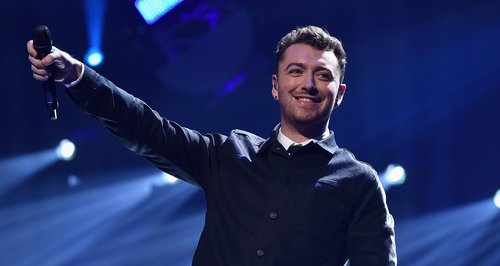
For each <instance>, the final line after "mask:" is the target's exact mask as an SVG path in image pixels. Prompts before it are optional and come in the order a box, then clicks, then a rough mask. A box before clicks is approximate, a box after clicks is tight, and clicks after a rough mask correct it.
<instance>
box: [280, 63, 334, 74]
mask: <svg viewBox="0 0 500 266" xmlns="http://www.w3.org/2000/svg"><path fill="white" fill-rule="evenodd" d="M293 66H296V67H300V68H306V66H305V65H304V64H303V63H290V64H288V66H287V67H286V68H285V71H286V70H288V69H289V68H290V67H293ZM321 70H326V71H328V72H330V74H332V75H333V73H332V71H331V70H330V69H328V68H326V67H323V66H318V67H316V68H314V72H318V71H321Z"/></svg>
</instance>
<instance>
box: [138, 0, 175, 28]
mask: <svg viewBox="0 0 500 266" xmlns="http://www.w3.org/2000/svg"><path fill="white" fill-rule="evenodd" d="M182 1H183V0H136V1H135V3H134V4H135V7H136V8H137V10H139V13H141V15H142V17H143V18H144V20H145V21H146V23H148V24H149V25H152V24H153V23H155V22H156V21H157V20H158V19H160V18H161V17H162V16H163V15H165V14H167V13H168V12H169V11H170V10H172V9H173V8H174V7H176V6H177V5H178V4H180V3H181V2H182Z"/></svg>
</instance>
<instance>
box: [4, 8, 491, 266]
mask: <svg viewBox="0 0 500 266" xmlns="http://www.w3.org/2000/svg"><path fill="white" fill-rule="evenodd" d="M0 12H1V17H0V19H1V21H0V25H2V35H3V37H2V40H1V41H0V45H1V51H3V53H2V60H1V62H2V64H1V69H0V75H1V79H0V80H1V81H2V85H1V88H2V89H1V90H2V94H1V95H2V98H3V99H2V104H1V105H0V114H2V122H1V124H2V129H1V130H0V139H1V141H2V143H1V145H0V147H1V149H0V160H4V161H5V160H8V159H9V158H14V157H17V156H22V155H26V154H30V153H35V152H38V151H41V150H45V149H48V148H52V147H55V146H56V145H57V144H58V142H59V141H60V140H61V139H63V138H68V139H70V140H72V141H73V142H75V144H76V146H77V154H76V156H75V159H74V160H72V161H68V162H57V163H54V164H52V165H50V166H48V167H46V168H44V169H42V170H41V171H39V172H37V173H34V174H33V175H32V176H31V177H30V178H29V179H27V180H26V181H24V182H23V183H21V184H19V185H17V186H16V187H14V188H12V189H10V190H9V191H8V192H6V193H4V194H3V195H0V207H2V208H7V209H9V208H14V207H15V206H23V205H26V204H30V202H36V201H39V200H44V199H47V198H54V197H57V196H58V195H61V194H65V193H72V192H74V191H75V190H70V189H69V188H68V186H67V177H68V176H69V175H76V176H79V177H80V178H81V181H82V183H81V187H79V188H78V189H80V190H84V189H91V188H92V187H93V186H94V185H95V184H100V185H105V184H112V183H114V182H121V181H123V180H128V179H133V178H134V176H133V175H128V174H126V173H127V169H142V168H148V167H149V164H148V163H147V162H145V161H144V160H142V159H140V158H138V157H137V156H136V155H133V154H132V153H131V152H129V151H127V150H125V148H123V147H122V146H121V144H120V143H119V142H118V141H117V140H115V139H114V138H113V137H112V136H111V135H110V134H109V133H108V132H107V131H106V130H105V129H104V128H103V127H102V126H101V125H100V124H98V123H96V122H95V121H94V120H93V119H92V118H90V117H88V116H86V115H84V114H82V113H81V112H80V111H79V110H78V109H77V108H76V107H75V106H74V105H73V104H72V102H70V100H69V98H68V97H67V96H66V95H65V93H64V92H63V89H62V88H61V90H59V98H60V99H59V101H60V108H59V119H58V120H57V121H50V120H49V118H48V114H47V112H46V110H45V105H44V100H43V96H42V92H41V85H40V83H39V82H37V81H35V80H34V79H33V78H32V77H31V71H30V65H29V62H28V60H27V53H26V45H25V44H26V42H27V41H28V40H29V39H30V38H31V30H32V28H33V27H34V26H35V25H38V24H46V25H48V26H49V28H50V29H51V32H52V37H53V40H54V45H55V46H57V47H58V48H60V49H63V50H65V51H67V52H68V53H70V54H72V55H74V56H75V57H76V58H79V59H83V56H84V54H85V53H86V50H87V49H88V41H89V39H88V34H87V30H88V29H87V23H88V21H87V19H86V16H85V8H84V4H83V2H81V1H56V0H49V1H8V2H5V3H3V4H2V8H1V11H0ZM309 24H313V25H318V26H323V27H326V28H327V29H328V30H329V32H330V33H331V34H332V35H334V36H336V37H338V38H339V39H340V40H341V41H342V42H343V44H344V48H345V50H346V52H347V57H348V65H347V70H346V77H345V80H344V81H345V83H346V84H347V87H348V88H347V92H346V95H345V97H344V101H343V103H342V105H341V107H340V108H338V109H336V110H335V111H334V113H333V115H332V120H331V128H332V129H333V130H334V131H335V134H336V138H337V142H338V143H339V145H340V146H342V147H345V148H348V149H349V150H350V151H352V152H353V153H354V154H355V155H356V157H357V158H358V159H360V160H362V161H366V162H368V163H370V164H371V165H372V166H373V167H374V168H375V169H376V170H377V171H379V172H382V171H383V170H384V169H385V168H386V166H387V165H389V164H391V163H396V164H400V165H402V166H403V167H404V168H405V169H406V173H407V182H406V183H405V184H404V185H402V186H398V187H393V188H391V189H390V190H388V191H387V200H388V204H389V207H390V209H391V212H392V213H393V215H394V217H395V218H396V221H408V220H411V219H413V218H415V217H421V216H423V215H428V214H431V213H436V212H439V211H445V210H447V209H450V208H456V207H459V206H463V205H466V204H471V203H474V202H478V201H481V200H485V199H491V198H492V197H493V195H494V194H495V192H496V191H497V189H499V188H500V174H499V168H498V167H499V165H500V156H499V155H498V151H499V149H500V138H499V136H500V123H499V121H500V101H499V99H500V49H499V47H500V45H499V44H500V41H499V36H500V4H499V2H498V1H460V0H459V1H451V0H448V1H447V0H437V1H418V0H405V1H370V0H360V1H315V0H311V1H297V0H290V1H217V0H211V1H200V0H185V1H184V2H183V3H182V4H180V5H179V6H178V7H176V8H175V9H174V10H173V11H172V12H171V13H169V14H167V15H166V16H165V17H163V18H161V19H160V20H159V21H158V22H157V23H155V24H154V25H152V26H148V25H147V24H146V23H145V22H144V20H143V19H142V17H141V16H140V14H139V13H138V12H137V10H136V9H135V7H134V6H133V3H132V1H118V0H110V1H107V8H106V12H105V18H104V24H103V32H102V34H103V35H102V50H103V52H104V56H105V58H104V62H103V64H102V65H100V66H98V67H96V68H95V69H96V70H97V71H98V72H100V73H101V74H103V75H104V76H106V77H108V78H109V79H110V80H112V81H113V82H114V83H115V84H117V85H119V86H120V87H122V88H124V89H126V90H127V91H128V92H130V93H132V94H134V95H135V96H137V97H139V98H141V99H143V100H145V101H146V102H147V103H149V105H150V106H152V107H153V108H155V109H156V110H157V111H158V112H159V113H160V114H161V115H162V116H164V117H167V118H169V119H172V120H175V121H177V122H179V123H181V124H182V125H184V126H186V127H190V128H193V129H197V130H198V131H200V132H220V133H226V134H227V133H229V131H230V130H231V129H234V128H239V129H244V130H247V131H251V132H254V133H256V134H258V135H260V136H263V137H267V136H268V135H269V133H270V131H271V129H272V128H273V127H274V126H275V125H276V124H277V123H278V119H279V109H278V106H277V104H276V103H275V101H274V100H273V99H272V97H271V75H272V74H273V69H274V62H275V61H274V60H275V59H274V54H273V51H274V49H275V46H276V43H277V41H278V40H279V38H280V37H281V36H283V35H284V34H286V33H287V32H288V31H290V30H291V29H293V28H294V27H296V26H303V25H309ZM187 54H189V56H188V55H187ZM232 80H233V81H234V80H237V81H239V82H237V83H236V86H235V87H234V89H228V87H227V84H228V82H230V81H232ZM28 166H29V163H28V164H26V165H23V166H20V167H21V168H22V167H28ZM9 171H12V169H3V170H2V169H0V178H8V176H9V175H10V174H11V172H9ZM113 171H120V173H125V174H122V175H118V177H113V178H102V173H104V172H106V173H109V172H113ZM90 184H92V186H91V185H90ZM421 265H425V263H424V264H421ZM470 265H472V264H470Z"/></svg>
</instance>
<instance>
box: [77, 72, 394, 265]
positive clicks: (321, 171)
mask: <svg viewBox="0 0 500 266" xmlns="http://www.w3.org/2000/svg"><path fill="white" fill-rule="evenodd" d="M68 93H69V95H70V96H71V97H72V99H73V100H74V101H75V102H76V104H77V105H78V106H79V107H80V108H81V109H82V110H83V111H84V112H86V113H88V114H90V115H91V116H93V117H95V118H97V119H98V120H100V121H101V122H102V123H103V124H104V125H105V126H106V127H107V128H108V129H109V130H110V131H111V132H112V133H113V134H115V135H116V136H117V137H119V138H120V139H121V140H122V141H123V143H124V144H125V146H127V147H128V148H129V149H130V150H132V151H134V152H135V153H137V154H139V155H141V156H142V157H144V158H146V159H147V160H149V161H150V162H151V163H153V164H154V165H155V166H156V167H158V168H159V169H161V170H163V171H165V172H167V173H169V174H171V175H173V176H176V177H178V178H180V179H183V180H185V181H187V182H189V183H191V184H193V185H196V186H199V187H201V188H202V189H203V190H204V191H205V195H206V201H207V212H206V220H205V227H204V229H203V232H202V235H201V237H200V240H199V243H198V247H197V250H196V253H195V256H194V259H193V265H207V266H213V265H218V266H224V265H231V266H232V265H234V266H246V265H269V266H271V265H283V266H285V265H286V266H302V265H303V266H316V265H317V266H321V265H325V266H326V265H344V263H345V262H346V260H347V259H349V261H350V265H351V266H376V265H395V264H396V250H395V241H394V223H393V219H392V216H391V215H390V214H389V211H388V209H387V205H386V202H385V193H384V191H383V188H382V186H381V184H380V181H379V179H378V177H377V174H376V172H375V171H374V170H373V169H372V168H371V167H370V166H369V165H367V164H365V163H362V162H360V161H358V160H356V159H355V158H354V156H353V155H352V154H351V153H349V152H348V151H347V150H345V149H341V148H339V147H338V146H337V144H336V143H335V139H334V136H333V132H332V134H331V136H330V137H329V138H327V139H326V140H323V141H320V142H317V143H312V142H311V143H309V144H308V145H306V146H304V147H303V148H301V149H300V150H299V151H297V152H296V153H293V154H288V153H287V151H285V150H284V148H283V146H281V144H280V143H279V142H278V141H277V138H276V134H277V131H276V129H275V130H273V132H272V133H271V136H270V138H269V139H263V138H261V137H258V136H256V135H254V134H251V133H248V132H245V131H241V130H233V131H232V132H231V133H230V134H229V136H225V135H221V134H205V135H203V134H200V133H198V132H196V131H194V130H190V129H187V128H185V127H181V126H180V125H178V124H176V123H175V122H172V121H169V120H166V119H164V118H162V117H161V116H160V115H158V114H157V113H156V112H155V111H154V110H152V109H151V108H149V107H148V106H147V105H146V104H145V103H144V102H142V101H141V100H139V99H137V98H135V97H133V96H132V95H130V94H128V93H126V92H125V91H123V90H121V89H119V88H118V87H116V86H115V85H114V84H113V83H111V82H110V81H108V80H106V79H105V78H103V77H102V76H100V75H99V74H97V73H96V72H95V71H94V70H92V69H91V68H89V67H86V69H85V73H84V76H83V78H82V80H81V81H80V82H79V83H78V84H77V85H76V86H75V87H72V88H70V89H68ZM165 252H168V251H165Z"/></svg>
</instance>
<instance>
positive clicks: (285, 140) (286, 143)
mask: <svg viewBox="0 0 500 266" xmlns="http://www.w3.org/2000/svg"><path fill="white" fill-rule="evenodd" d="M329 136H330V130H329V129H328V128H327V129H326V130H325V132H323V134H322V135H321V136H317V137H315V138H312V139H308V140H306V141H303V142H300V143H297V142H294V141H293V140H291V139H290V138H288V137H287V136H285V134H283V133H282V132H281V127H280V128H279V129H278V136H277V138H278V142H279V143H280V144H281V145H283V147H284V148H285V150H288V148H290V146H292V145H294V144H295V145H301V146H306V145H307V144H309V143H310V142H314V143H317V142H318V141H321V140H325V139H326V138H328V137H329Z"/></svg>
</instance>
